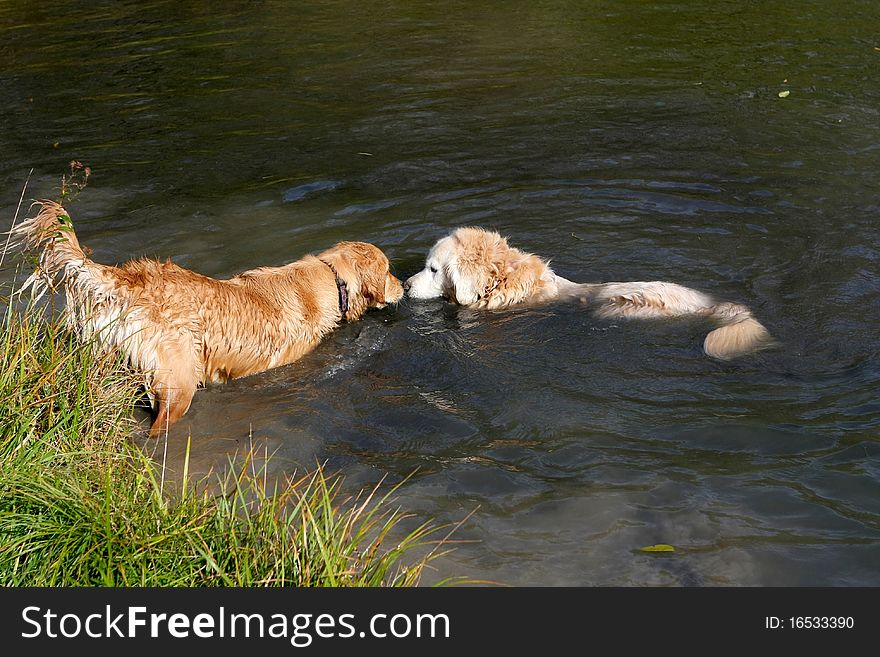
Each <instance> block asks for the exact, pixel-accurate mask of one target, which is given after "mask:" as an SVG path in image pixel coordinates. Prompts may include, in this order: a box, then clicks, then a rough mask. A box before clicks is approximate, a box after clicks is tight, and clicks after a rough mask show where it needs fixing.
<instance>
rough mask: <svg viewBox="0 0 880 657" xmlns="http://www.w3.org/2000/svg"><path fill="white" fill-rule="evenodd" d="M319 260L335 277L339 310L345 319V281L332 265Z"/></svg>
mask: <svg viewBox="0 0 880 657" xmlns="http://www.w3.org/2000/svg"><path fill="white" fill-rule="evenodd" d="M321 262H323V263H324V264H325V265H327V266H328V267H329V268H330V271H332V272H333V275H334V276H335V277H336V290H337V291H338V292H339V312H340V313H342V319H343V320H345V319H346V317H345V313H347V312H348V285H346V283H345V281H344V280H342V279H341V278H340V277H339V274H338V273H337V271H336V269H335V268H334V267H333V265H331V264H330V263H329V262H327V261H326V260H322V261H321Z"/></svg>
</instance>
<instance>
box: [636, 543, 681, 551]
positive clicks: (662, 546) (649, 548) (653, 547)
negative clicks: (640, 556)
mask: <svg viewBox="0 0 880 657" xmlns="http://www.w3.org/2000/svg"><path fill="white" fill-rule="evenodd" d="M639 552H675V548H674V547H672V546H671V545H666V544H665V543H658V544H657V545H649V546H647V547H643V548H639Z"/></svg>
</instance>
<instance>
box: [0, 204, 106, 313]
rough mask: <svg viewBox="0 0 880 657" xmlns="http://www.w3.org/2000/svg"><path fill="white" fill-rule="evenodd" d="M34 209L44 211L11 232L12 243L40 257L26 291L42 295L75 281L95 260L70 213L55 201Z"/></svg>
mask: <svg viewBox="0 0 880 657" xmlns="http://www.w3.org/2000/svg"><path fill="white" fill-rule="evenodd" d="M34 206H39V208H40V211H39V212H38V213H37V215H36V216H35V217H31V218H30V219H27V220H25V221H23V222H22V223H20V224H19V225H18V226H15V227H14V228H13V229H12V230H11V231H10V244H11V245H13V246H18V247H21V248H23V249H24V250H25V251H30V252H36V253H37V254H38V257H39V264H38V265H37V268H36V269H35V270H34V272H33V274H31V275H30V277H29V278H28V279H27V280H26V281H25V283H24V285H23V286H22V290H26V289H28V288H32V289H33V292H34V294H36V295H37V296H41V295H42V294H43V293H44V292H45V291H46V290H47V289H49V290H51V289H54V288H55V286H56V284H57V283H58V282H59V281H64V282H67V281H68V280H70V279H71V278H75V277H76V275H77V272H79V271H81V270H83V269H84V268H87V266H88V264H89V263H91V261H90V260H89V259H88V258H87V257H86V254H85V253H84V252H83V250H82V248H81V247H80V245H79V241H78V240H77V239H76V233H74V232H73V223H72V222H71V220H70V215H69V214H67V210H65V209H64V208H63V207H62V206H61V205H59V204H58V203H55V202H54V201H35V202H34V204H33V205H32V206H31V207H34Z"/></svg>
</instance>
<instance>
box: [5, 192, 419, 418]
mask: <svg viewBox="0 0 880 657" xmlns="http://www.w3.org/2000/svg"><path fill="white" fill-rule="evenodd" d="M38 205H39V206H40V212H39V214H37V216H35V217H33V218H31V219H28V220H27V221H25V222H24V223H22V224H21V225H19V226H17V227H16V228H14V229H13V237H14V238H15V239H16V240H17V241H18V242H20V243H23V244H24V245H25V246H26V247H28V248H31V249H35V250H37V251H38V252H39V254H40V261H39V267H38V269H37V271H35V272H34V274H33V275H32V276H31V277H30V278H29V279H28V281H27V282H26V283H25V285H24V287H25V288H27V287H28V286H29V285H33V286H34V288H35V290H36V291H37V292H41V291H42V290H45V289H46V288H51V287H54V286H55V284H56V283H58V282H60V283H62V284H63V286H64V291H65V294H66V297H67V309H66V314H67V319H68V322H69V323H70V324H71V326H72V327H73V328H74V329H75V330H76V331H77V333H78V334H79V335H80V336H81V337H82V338H84V339H92V338H95V339H96V340H97V342H98V343H99V344H100V345H102V347H103V348H105V349H108V350H109V349H119V350H121V351H122V353H124V354H125V355H126V357H127V358H128V360H129V362H130V364H131V365H132V366H133V367H135V368H137V369H138V370H140V371H142V372H143V373H144V375H145V379H146V380H145V383H146V387H147V390H148V393H149V395H150V399H151V401H152V402H153V407H154V410H155V418H154V421H153V424H152V426H151V428H150V435H151V436H156V435H158V434H160V433H161V432H162V431H167V429H168V427H169V426H171V425H172V424H174V423H175V422H176V421H177V420H179V419H180V418H181V417H182V416H183V414H184V413H186V411H187V410H188V409H189V406H190V403H191V402H192V398H193V395H194V393H195V391H196V388H197V387H198V386H199V385H202V384H204V383H206V382H209V381H213V382H223V381H228V380H229V379H233V378H238V377H241V376H247V375H248V374H254V373H256V372H262V371H264V370H267V369H270V368H272V367H278V366H279V365H285V364H287V363H291V362H293V361H295V360H297V359H298V358H300V357H301V356H302V355H303V354H305V353H306V352H308V351H310V350H311V349H312V348H313V347H314V346H315V345H317V344H318V342H319V341H320V340H321V338H323V337H324V336H325V335H326V334H327V333H329V332H330V331H332V330H333V329H334V328H335V327H336V326H338V325H339V323H340V322H341V321H343V320H347V321H352V320H356V319H358V318H360V317H361V315H363V314H364V313H365V312H366V311H367V309H369V308H382V307H383V306H385V304H387V303H393V302H396V301H399V300H400V298H401V297H402V296H403V288H402V286H401V284H400V281H399V280H397V279H396V278H395V277H394V276H392V275H391V273H390V271H389V264H388V258H386V257H385V254H384V253H382V251H380V250H379V249H378V248H376V247H375V246H373V245H372V244H366V243H363V242H340V243H339V244H337V245H336V246H333V247H331V248H329V249H327V250H326V251H324V252H323V253H321V254H319V255H318V256H311V255H307V256H305V257H303V258H302V259H300V260H297V261H296V262H293V263H291V264H288V265H285V266H283V267H261V268H259V269H253V270H250V271H246V272H244V273H242V274H239V275H238V276H236V277H234V278H231V279H229V280H217V279H214V278H209V277H207V276H203V275H201V274H197V273H196V272H193V271H190V270H188V269H184V268H182V267H179V266H177V265H175V264H174V263H172V262H170V261H169V262H158V261H155V260H147V259H141V260H133V261H131V262H128V263H126V264H124V265H122V266H119V267H113V266H109V265H102V264H99V263H96V262H94V261H92V260H90V259H89V258H88V257H87V256H86V255H85V253H84V252H83V250H82V249H81V248H80V246H79V242H78V241H77V238H76V235H75V234H74V232H73V227H72V225H71V221H70V216H69V215H68V214H67V212H66V211H65V210H64V208H63V207H61V206H60V205H58V204H57V203H53V202H51V201H41V202H39V203H38Z"/></svg>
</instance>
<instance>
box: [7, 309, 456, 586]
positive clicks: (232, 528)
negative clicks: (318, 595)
mask: <svg viewBox="0 0 880 657" xmlns="http://www.w3.org/2000/svg"><path fill="white" fill-rule="evenodd" d="M53 317H54V314H53V313H51V312H46V309H44V308H43V309H41V308H39V307H37V306H35V305H33V304H30V305H28V306H26V307H24V308H17V307H15V304H12V303H7V305H6V311H5V314H4V316H3V320H2V323H3V326H2V331H0V585H2V586H92V585H98V586H282V585H287V586H380V585H381V586H412V585H416V584H418V583H419V581H420V577H421V575H422V572H423V570H424V569H425V566H426V565H427V564H428V563H429V562H430V560H431V559H433V558H434V557H436V556H438V554H439V553H438V551H437V550H438V545H441V546H442V541H441V542H439V543H438V542H437V541H434V540H433V537H434V536H435V535H436V532H437V531H438V529H439V528H436V527H432V526H430V525H428V524H422V525H419V526H418V527H417V528H416V529H414V530H412V531H410V532H409V533H405V532H404V531H403V529H402V527H401V526H400V523H401V521H402V520H403V519H404V518H406V517H407V516H405V515H404V514H402V513H401V512H400V510H398V509H397V508H395V507H394V506H393V504H392V500H391V498H390V496H391V495H392V494H393V492H394V491H393V490H391V491H389V492H387V493H384V494H383V495H380V494H379V493H378V491H376V490H374V491H372V492H367V493H365V494H363V495H362V496H361V498H360V499H358V498H355V499H346V498H345V497H344V495H343V494H342V492H341V486H340V479H339V478H332V477H328V476H327V475H325V473H324V472H322V470H321V469H320V468H319V469H317V470H316V471H315V472H314V473H312V474H309V475H308V476H303V477H301V478H299V479H297V480H296V481H286V482H285V483H284V484H283V485H278V484H268V483H267V480H266V478H265V477H264V476H262V475H264V473H261V472H260V471H256V470H255V468H254V467H253V462H252V461H248V460H247V459H246V460H245V463H244V464H241V465H239V466H238V467H236V468H234V469H233V470H232V471H231V474H228V475H226V476H225V478H224V479H223V480H222V481H215V482H197V483H192V482H190V483H189V484H188V483H187V482H186V473H184V478H183V479H184V483H183V485H182V488H181V487H178V488H177V490H176V491H174V492H173V494H172V493H170V492H169V491H168V490H166V489H165V488H166V486H165V478H164V477H163V473H162V472H161V471H160V468H159V466H157V465H156V464H155V463H154V462H153V461H152V460H151V459H149V458H148V457H147V456H146V455H144V454H143V452H142V451H141V450H140V449H139V448H138V447H137V446H136V445H135V444H134V443H133V442H132V440H131V436H132V432H133V431H134V430H135V424H134V421H133V420H132V417H131V415H132V409H133V407H134V403H135V400H136V398H137V395H138V389H137V382H136V380H135V378H134V377H133V375H132V374H131V373H130V372H127V371H126V369H125V368H124V367H122V366H121V365H120V363H119V362H118V359H116V358H114V357H111V356H106V355H101V354H99V353H98V352H97V350H96V349H94V348H93V347H92V346H91V345H88V344H80V343H79V342H78V340H77V339H76V338H75V336H74V335H72V334H71V332H70V331H68V330H67V329H66V328H64V327H63V326H62V325H61V323H60V322H59V321H58V320H57V319H54V318H53ZM218 491H219V492H218ZM408 522H409V521H408ZM404 534H405V535H404ZM392 536H393V537H394V538H393V539H392V538H391V537H392ZM400 536H403V538H400ZM389 544H390V545H389ZM441 549H442V548H441ZM416 555H419V556H416Z"/></svg>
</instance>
